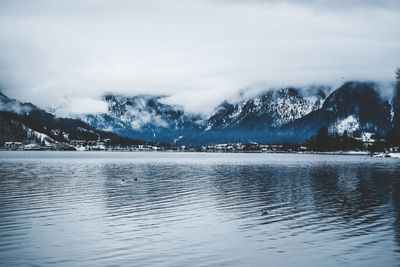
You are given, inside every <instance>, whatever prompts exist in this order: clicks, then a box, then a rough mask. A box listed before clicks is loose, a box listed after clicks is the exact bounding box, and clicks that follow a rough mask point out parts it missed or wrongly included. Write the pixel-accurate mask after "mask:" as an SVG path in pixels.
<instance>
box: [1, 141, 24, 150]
mask: <svg viewBox="0 0 400 267" xmlns="http://www.w3.org/2000/svg"><path fill="white" fill-rule="evenodd" d="M23 147H24V145H23V144H22V143H21V142H5V143H4V148H5V149H22V148H23Z"/></svg>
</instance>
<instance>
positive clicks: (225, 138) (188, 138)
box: [0, 81, 398, 145]
mask: <svg viewBox="0 0 400 267" xmlns="http://www.w3.org/2000/svg"><path fill="white" fill-rule="evenodd" d="M379 91H380V90H379V85H378V84H376V83H373V82H356V81H353V82H346V83H344V84H343V85H342V86H340V87H339V88H337V89H335V90H333V89H331V88H329V87H324V86H314V87H307V88H291V87H289V88H283V89H279V90H266V91H265V92H262V93H260V94H258V95H256V96H253V97H247V98H246V97H242V98H241V100H239V101H235V102H228V101H224V102H223V103H221V104H220V105H219V106H218V107H217V108H216V109H215V112H214V113H213V114H211V115H210V116H204V115H200V114H191V113H187V112H185V110H184V109H183V107H182V106H178V105H169V104H166V103H165V101H164V100H165V98H166V96H150V95H139V96H132V97H129V96H121V95H112V94H108V95H105V96H104V98H103V100H104V101H105V102H106V103H107V112H105V113H101V114H85V115H79V114H75V115H73V118H70V119H61V118H57V117H55V116H54V115H53V114H50V113H48V112H46V111H44V110H41V109H39V108H37V107H36V106H33V105H32V104H22V103H19V102H18V101H15V100H10V99H9V98H7V97H5V96H4V95H1V97H0V102H1V103H2V104H1V105H0V110H3V111H2V112H1V113H0V114H4V113H7V114H9V115H10V114H15V115H14V116H17V117H18V118H21V117H22V118H23V117H24V116H25V117H26V116H28V118H30V117H31V116H34V117H35V118H36V119H35V120H33V121H32V120H31V119H29V123H28V122H27V121H22V123H23V124H24V125H26V126H28V127H29V128H31V129H34V130H35V131H38V132H41V133H45V134H47V135H51V134H52V131H51V130H49V129H53V130H54V129H56V128H57V127H58V128H59V129H61V131H62V132H65V133H68V134H70V133H72V134H73V135H74V134H76V133H77V132H78V133H79V132H86V133H87V132H91V133H93V134H95V135H98V136H105V135H107V134H110V133H113V134H115V135H119V136H124V137H129V138H134V139H141V140H148V141H154V142H167V143H175V144H193V145H204V144H217V143H232V142H236V141H238V140H239V139H240V140H241V141H242V142H243V143H249V142H262V143H277V142H278V143H282V142H296V143H302V142H304V141H305V140H306V139H307V138H309V137H310V136H311V135H314V134H315V133H316V132H317V131H318V129H320V128H321V127H322V126H327V127H328V128H329V130H330V132H338V133H343V132H344V131H347V132H348V133H349V134H352V135H353V136H360V137H362V136H370V135H371V134H373V133H379V134H385V133H386V132H387V131H388V130H390V129H391V128H392V127H393V117H394V114H395V113H396V112H398V111H396V110H393V107H392V104H391V103H392V102H393V100H391V99H386V98H385V97H382V96H381V95H380V93H379ZM13 101H15V102H13ZM52 111H53V112H54V111H56V110H54V109H53V110H52ZM26 114H28V115H26ZM35 114H36V115H35ZM3 117H4V116H3ZM38 118H39V119H38ZM0 119H2V116H0ZM2 120H3V121H4V119H2ZM18 121H21V120H18ZM45 121H47V122H48V123H49V126H45V125H46V123H45ZM55 122H57V123H58V124H57V123H55ZM3 123H4V122H3ZM65 125H69V126H68V127H66V126H65ZM58 128H57V129H58ZM54 131H55V130H54ZM54 131H53V132H54ZM54 133H55V132H54ZM53 135H54V134H53ZM77 137H79V136H77Z"/></svg>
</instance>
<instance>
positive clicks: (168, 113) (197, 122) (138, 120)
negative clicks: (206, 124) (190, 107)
mask: <svg viewBox="0 0 400 267" xmlns="http://www.w3.org/2000/svg"><path fill="white" fill-rule="evenodd" d="M164 98H165V97H164V96H148V95H141V96H134V97H124V96H115V95H106V96H105V97H104V101H106V103H107V105H108V112H107V113H103V114H93V115H81V116H78V118H79V119H81V120H83V121H85V122H86V123H88V124H90V125H92V126H94V127H96V128H97V129H101V130H104V131H112V132H115V133H117V134H120V135H123V136H129V137H132V136H135V138H139V139H146V140H156V141H168V142H172V141H173V140H174V139H176V138H179V136H181V135H182V134H184V133H185V134H186V133H188V132H189V131H196V130H199V129H200V127H201V125H202V124H203V121H202V118H201V117H200V116H199V115H189V114H186V113H185V112H184V111H183V108H181V107H179V106H172V105H168V104H164V103H162V100H163V99H164Z"/></svg>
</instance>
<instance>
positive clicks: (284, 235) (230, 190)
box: [0, 152, 400, 266]
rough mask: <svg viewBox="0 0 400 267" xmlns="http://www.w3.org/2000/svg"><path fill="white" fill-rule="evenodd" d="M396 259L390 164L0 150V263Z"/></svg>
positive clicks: (397, 165)
mask: <svg viewBox="0 0 400 267" xmlns="http://www.w3.org/2000/svg"><path fill="white" fill-rule="evenodd" d="M135 178H136V179H137V180H135ZM265 208H267V209H268V210H269V211H270V212H269V215H268V216H261V211H262V209H265ZM399 260H400V161H398V160H395V159H385V158H384V159H376V158H370V157H366V156H337V155H322V156H321V155H320V156H318V155H292V154H202V153H199V154H197V153H102V152H98V153H97V152H96V153H89V152H88V153H78V152H0V265H1V266H12V265H32V266H35V265H37V266H43V265H58V266H71V265H85V266H104V265H113V264H114V265H129V266H132V265H133V266H146V265H147V266H154V265H162V266H185V265H191V266H193V265H195V266H196V265H199V266H210V265H211V266H215V265H218V266H219V265H225V266H265V265H268V264H269V265H273V266H276V265H296V266H320V265H324V266H337V265H351V266H399V264H398V262H400V261H399Z"/></svg>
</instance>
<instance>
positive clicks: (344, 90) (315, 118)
mask: <svg viewBox="0 0 400 267" xmlns="http://www.w3.org/2000/svg"><path fill="white" fill-rule="evenodd" d="M377 86H378V85H377V84H375V83H366V82H364V83H360V82H347V83H345V84H344V85H342V86H341V87H340V88H338V89H336V90H335V91H333V92H332V93H331V94H330V95H329V97H327V98H326V100H325V102H324V103H323V105H322V107H321V108H320V109H318V110H315V111H313V112H311V113H309V114H307V115H306V116H304V117H302V118H300V119H298V120H296V121H294V122H292V123H289V124H287V125H285V126H284V127H283V130H284V132H285V134H286V135H289V136H292V137H293V138H294V140H301V139H302V138H303V136H307V135H308V136H309V135H311V134H312V133H315V132H316V131H317V130H318V129H319V128H320V127H321V126H328V127H329V129H330V131H331V132H339V133H342V132H344V130H347V131H348V132H349V133H353V134H357V135H361V134H362V133H365V132H370V133H380V134H384V133H386V132H387V131H388V130H389V129H390V128H391V127H392V115H391V105H390V104H389V101H388V100H385V99H383V98H382V97H381V96H380V95H379V93H378V91H377V89H376V88H377Z"/></svg>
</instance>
